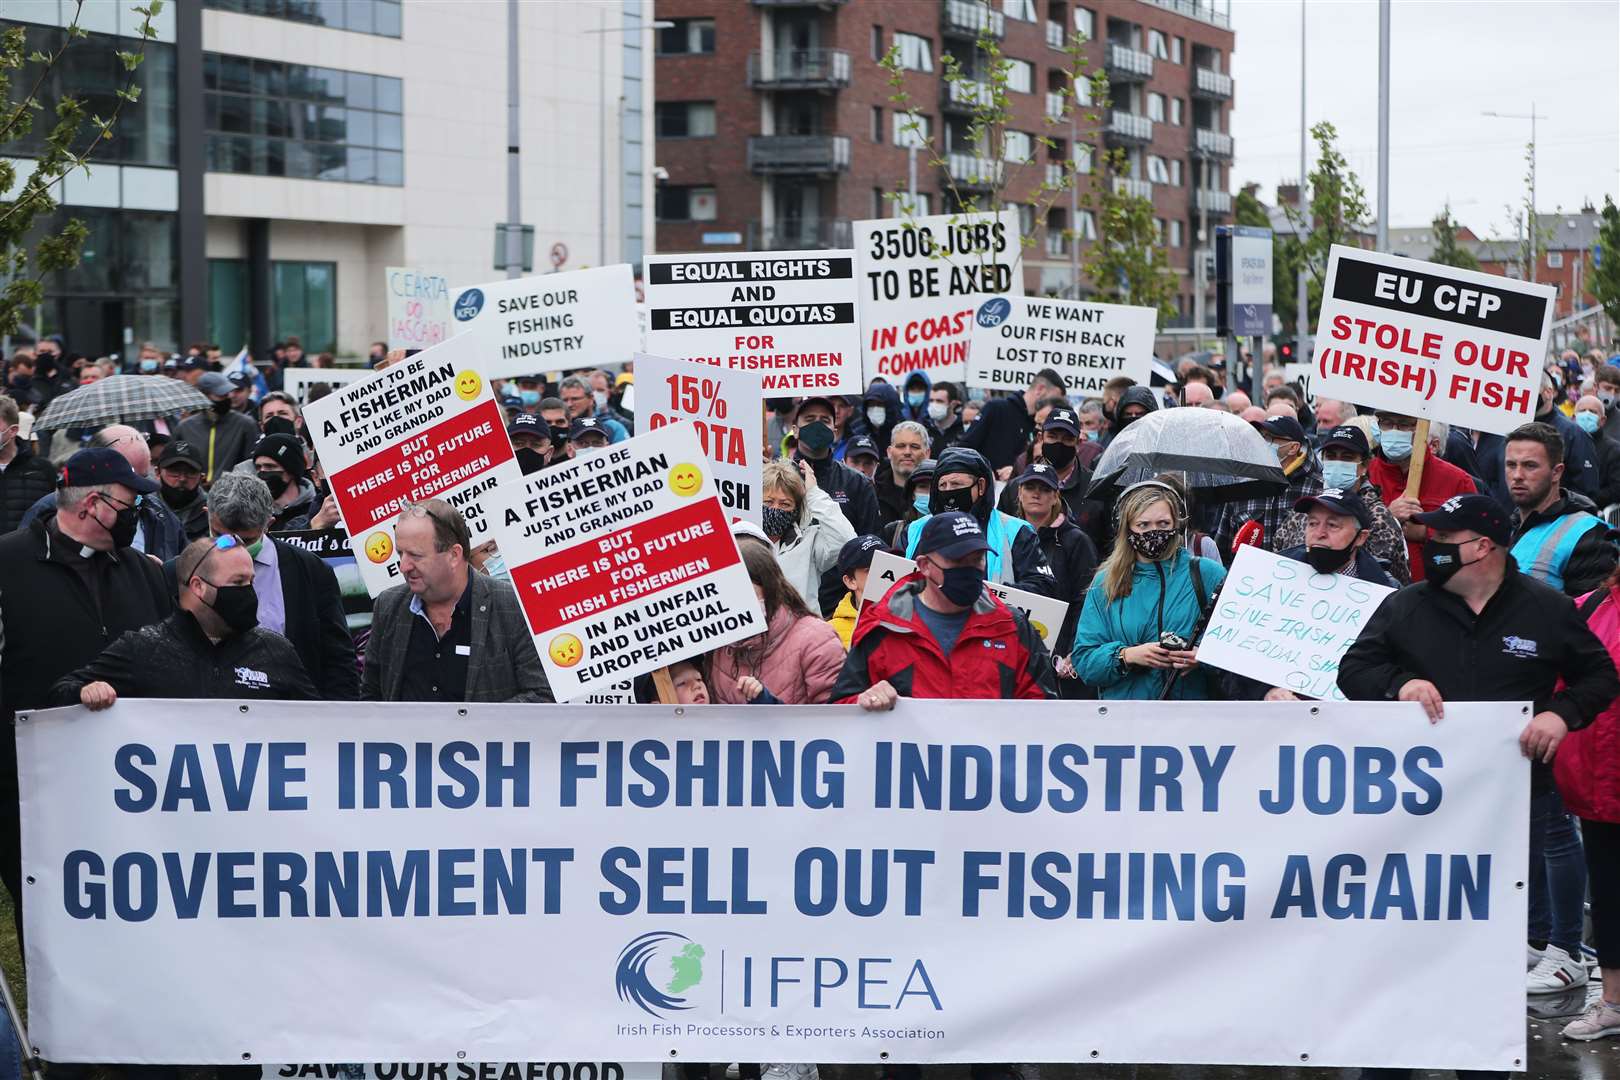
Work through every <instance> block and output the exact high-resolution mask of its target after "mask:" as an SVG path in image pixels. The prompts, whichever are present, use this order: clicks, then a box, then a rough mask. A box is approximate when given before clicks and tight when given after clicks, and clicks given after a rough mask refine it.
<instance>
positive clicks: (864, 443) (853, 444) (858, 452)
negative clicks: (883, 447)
mask: <svg viewBox="0 0 1620 1080" xmlns="http://www.w3.org/2000/svg"><path fill="white" fill-rule="evenodd" d="M858 457H869V458H871V459H872V460H873V461H882V460H883V455H882V454H879V453H878V448H877V443H875V442H873V441H872V439H871V437H870V436H868V435H857V436H856V437H855V438H853V439H851V440H850V443H849V449H848V450H845V451H844V460H845V461H850V460H853V459H855V458H858Z"/></svg>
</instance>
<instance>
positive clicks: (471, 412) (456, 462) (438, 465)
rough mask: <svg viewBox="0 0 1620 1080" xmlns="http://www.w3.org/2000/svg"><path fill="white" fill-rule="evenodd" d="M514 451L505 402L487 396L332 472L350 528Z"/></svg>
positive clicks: (456, 482) (367, 524)
mask: <svg viewBox="0 0 1620 1080" xmlns="http://www.w3.org/2000/svg"><path fill="white" fill-rule="evenodd" d="M511 457H512V444H511V442H510V441H508V439H507V437H506V425H505V423H504V422H503V421H502V419H501V407H500V406H499V405H498V404H496V403H495V402H494V401H485V402H483V403H481V404H479V405H478V406H476V407H474V408H471V409H468V410H467V411H466V412H464V413H461V414H459V415H457V416H452V417H450V418H449V419H447V420H445V421H444V422H442V423H439V424H435V425H434V426H433V427H431V428H429V429H428V430H426V431H424V432H422V433H421V434H419V435H415V436H413V437H411V438H409V439H406V440H405V441H404V442H400V443H396V444H394V445H393V446H390V447H388V448H387V449H386V450H383V451H380V452H379V453H375V454H372V455H371V456H370V457H368V458H365V459H363V460H361V461H357V462H355V463H354V464H353V465H350V466H349V467H348V468H346V469H344V470H342V471H341V472H339V473H337V474H336V475H334V476H333V477H332V490H333V491H334V492H335V493H336V494H337V497H338V502H339V504H340V505H341V506H342V508H343V520H344V524H345V525H347V526H348V529H349V531H350V532H351V533H354V532H358V531H359V530H361V529H369V528H371V527H372V526H374V525H377V524H379V523H381V522H384V521H387V520H388V519H389V518H391V517H393V516H394V515H395V514H397V513H399V512H400V510H401V509H403V508H404V506H405V505H406V504H407V503H413V502H419V501H421V500H422V499H431V498H433V497H434V496H436V495H441V494H443V493H445V492H447V491H450V490H451V489H453V488H456V487H459V486H460V485H462V484H463V483H465V482H467V481H468V480H471V479H473V478H474V477H476V476H478V475H479V474H480V473H484V472H487V471H489V470H490V469H493V468H495V467H496V466H497V465H500V464H502V463H504V462H506V461H508V460H510V459H511Z"/></svg>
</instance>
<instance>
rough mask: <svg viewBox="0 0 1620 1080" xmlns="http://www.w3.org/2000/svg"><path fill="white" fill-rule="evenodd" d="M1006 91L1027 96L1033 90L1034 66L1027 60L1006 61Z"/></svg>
mask: <svg viewBox="0 0 1620 1080" xmlns="http://www.w3.org/2000/svg"><path fill="white" fill-rule="evenodd" d="M1007 89H1009V90H1016V91H1018V92H1019V93H1020V94H1028V93H1031V92H1033V91H1034V89H1035V65H1034V64H1031V63H1030V62H1029V61H1028V60H1008V61H1007Z"/></svg>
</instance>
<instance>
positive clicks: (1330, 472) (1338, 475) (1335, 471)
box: [1322, 461, 1356, 491]
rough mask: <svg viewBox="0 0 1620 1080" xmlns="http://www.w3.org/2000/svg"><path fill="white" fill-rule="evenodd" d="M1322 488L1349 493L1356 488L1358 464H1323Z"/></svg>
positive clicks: (1329, 462)
mask: <svg viewBox="0 0 1620 1080" xmlns="http://www.w3.org/2000/svg"><path fill="white" fill-rule="evenodd" d="M1322 486H1323V487H1330V488H1338V489H1339V490H1340V491H1349V490H1351V489H1352V488H1354V487H1355V486H1356V463H1355V462H1353V461H1324V462H1322Z"/></svg>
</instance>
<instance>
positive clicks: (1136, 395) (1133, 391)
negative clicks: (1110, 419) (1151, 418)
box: [1114, 386, 1159, 416]
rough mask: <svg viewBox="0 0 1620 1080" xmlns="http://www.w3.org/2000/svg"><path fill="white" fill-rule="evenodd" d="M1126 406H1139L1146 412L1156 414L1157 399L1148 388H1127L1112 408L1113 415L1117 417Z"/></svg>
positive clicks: (1151, 389)
mask: <svg viewBox="0 0 1620 1080" xmlns="http://www.w3.org/2000/svg"><path fill="white" fill-rule="evenodd" d="M1127 405H1141V406H1142V407H1143V408H1145V409H1147V411H1148V412H1158V410H1159V398H1158V395H1157V394H1155V393H1154V392H1153V388H1152V387H1149V386H1127V387H1126V388H1125V390H1124V392H1123V393H1121V394H1120V395H1119V402H1118V404H1116V405H1115V406H1114V415H1115V416H1118V415H1119V414H1120V413H1121V412H1122V411H1124V409H1125V406H1127Z"/></svg>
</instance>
